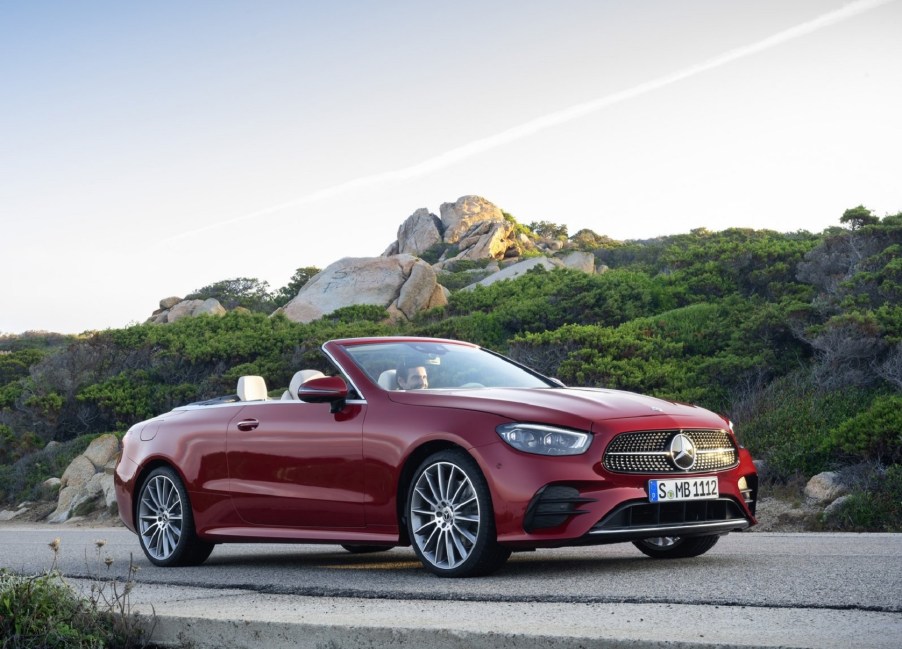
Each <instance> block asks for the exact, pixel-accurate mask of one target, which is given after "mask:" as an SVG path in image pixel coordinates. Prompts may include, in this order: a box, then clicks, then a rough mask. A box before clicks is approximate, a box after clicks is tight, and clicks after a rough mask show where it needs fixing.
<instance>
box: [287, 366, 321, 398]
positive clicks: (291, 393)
mask: <svg viewBox="0 0 902 649" xmlns="http://www.w3.org/2000/svg"><path fill="white" fill-rule="evenodd" d="M324 376H325V374H323V373H322V372H320V371H319V370H299V371H297V372H295V373H294V376H292V377H291V382H290V383H289V384H288V389H287V390H285V392H284V393H282V401H297V400H298V388H300V387H301V385H303V384H304V383H306V382H307V381H309V380H310V379H318V378H321V377H324Z"/></svg>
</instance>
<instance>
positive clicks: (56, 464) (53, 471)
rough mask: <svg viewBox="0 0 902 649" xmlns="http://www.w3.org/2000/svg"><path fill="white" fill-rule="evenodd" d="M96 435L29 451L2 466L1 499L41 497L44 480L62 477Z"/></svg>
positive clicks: (34, 498)
mask: <svg viewBox="0 0 902 649" xmlns="http://www.w3.org/2000/svg"><path fill="white" fill-rule="evenodd" d="M96 437H97V435H82V436H81V437H76V438H75V439H72V440H69V441H67V442H63V443H61V444H58V445H54V446H50V447H45V448H43V449H41V450H39V451H34V452H32V453H29V454H27V455H25V456H24V457H22V458H21V459H19V460H18V461H16V462H14V463H13V464H5V465H0V502H3V501H6V502H22V501H24V500H40V497H41V483H42V482H44V480H46V479H47V478H52V477H56V478H59V477H61V476H62V475H63V472H64V471H65V470H66V468H67V467H68V466H69V464H71V463H72V460H74V459H75V458H76V457H77V456H78V455H81V454H82V453H83V452H84V450H85V449H86V448H88V445H89V444H90V443H91V442H92V441H93V440H94V439H95V438H96Z"/></svg>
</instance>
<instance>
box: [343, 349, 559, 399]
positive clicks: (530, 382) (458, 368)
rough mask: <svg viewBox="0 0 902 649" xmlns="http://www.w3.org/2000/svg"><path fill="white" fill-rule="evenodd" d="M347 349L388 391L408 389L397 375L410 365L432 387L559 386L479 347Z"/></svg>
mask: <svg viewBox="0 0 902 649" xmlns="http://www.w3.org/2000/svg"><path fill="white" fill-rule="evenodd" d="M345 350H346V351H347V353H348V355H349V356H350V357H351V358H352V359H354V362H355V363H357V365H358V366H360V368H361V369H362V370H363V371H364V372H366V374H367V376H369V377H370V379H371V380H372V381H373V382H374V383H378V384H379V385H380V386H382V387H383V388H385V389H387V390H398V389H405V388H404V386H403V385H399V384H398V382H397V379H396V376H395V375H396V372H397V371H398V370H399V369H402V371H405V372H406V369H407V368H424V369H425V371H426V372H425V373H426V375H427V377H428V380H427V383H428V389H430V390H435V389H448V388H483V387H490V388H547V387H556V386H555V385H554V384H553V383H551V382H549V381H547V380H545V379H543V378H541V377H540V376H538V375H536V374H533V373H532V372H530V371H528V370H526V369H524V368H522V367H520V366H519V365H516V364H514V363H512V362H511V361H509V360H507V359H505V358H502V357H500V356H496V355H494V354H492V353H490V352H488V351H486V350H484V349H479V348H477V347H465V346H463V345H450V344H441V343H433V342H428V343H426V342H423V343H420V342H397V343H378V344H368V345H353V346H348V347H345ZM419 371H420V373H422V370H419ZM414 373H415V372H414ZM402 383H403V380H402Z"/></svg>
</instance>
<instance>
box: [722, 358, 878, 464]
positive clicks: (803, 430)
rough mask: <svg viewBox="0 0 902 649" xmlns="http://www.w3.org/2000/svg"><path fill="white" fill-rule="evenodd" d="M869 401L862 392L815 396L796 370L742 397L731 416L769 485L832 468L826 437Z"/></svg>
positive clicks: (867, 394)
mask: <svg viewBox="0 0 902 649" xmlns="http://www.w3.org/2000/svg"><path fill="white" fill-rule="evenodd" d="M872 398H873V395H872V393H871V392H869V391H868V390H866V389H863V388H847V389H845V390H835V391H823V390H819V389H818V388H817V386H816V385H815V382H814V380H813V378H812V376H811V372H810V370H808V369H807V368H806V369H801V370H798V371H796V372H793V373H791V374H789V375H787V376H785V377H782V378H779V379H777V380H775V381H773V382H772V383H770V384H768V385H767V386H766V387H765V388H763V389H762V390H760V391H758V392H756V393H754V394H753V395H750V396H748V397H747V402H746V403H744V404H741V405H740V406H739V407H738V408H737V413H736V414H734V421H735V423H736V433H737V435H738V436H739V439H740V441H741V442H742V443H743V444H744V445H745V446H747V447H748V449H749V450H750V451H751V453H752V455H753V456H754V457H755V458H756V459H760V460H766V461H767V466H768V473H769V474H770V476H771V477H772V478H773V479H774V480H778V481H785V480H789V479H791V478H793V477H798V476H804V477H810V476H812V475H814V474H816V473H820V472H821V471H826V470H828V469H832V468H835V466H836V463H837V459H838V458H837V457H836V455H835V454H834V453H832V452H831V450H830V449H829V448H828V447H827V445H825V444H824V436H825V434H826V431H829V430H831V429H833V428H835V427H838V426H840V425H841V424H842V423H843V422H845V421H846V420H848V419H851V418H852V417H855V416H856V415H857V414H858V413H859V412H860V411H861V408H862V404H867V403H869V402H870V400H871V399H872Z"/></svg>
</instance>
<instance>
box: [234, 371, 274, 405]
mask: <svg viewBox="0 0 902 649" xmlns="http://www.w3.org/2000/svg"><path fill="white" fill-rule="evenodd" d="M238 398H239V399H241V400H242V401H266V399H267V398H268V395H267V394H266V381H264V380H263V377H262V376H242V377H240V378H239V379H238Z"/></svg>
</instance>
